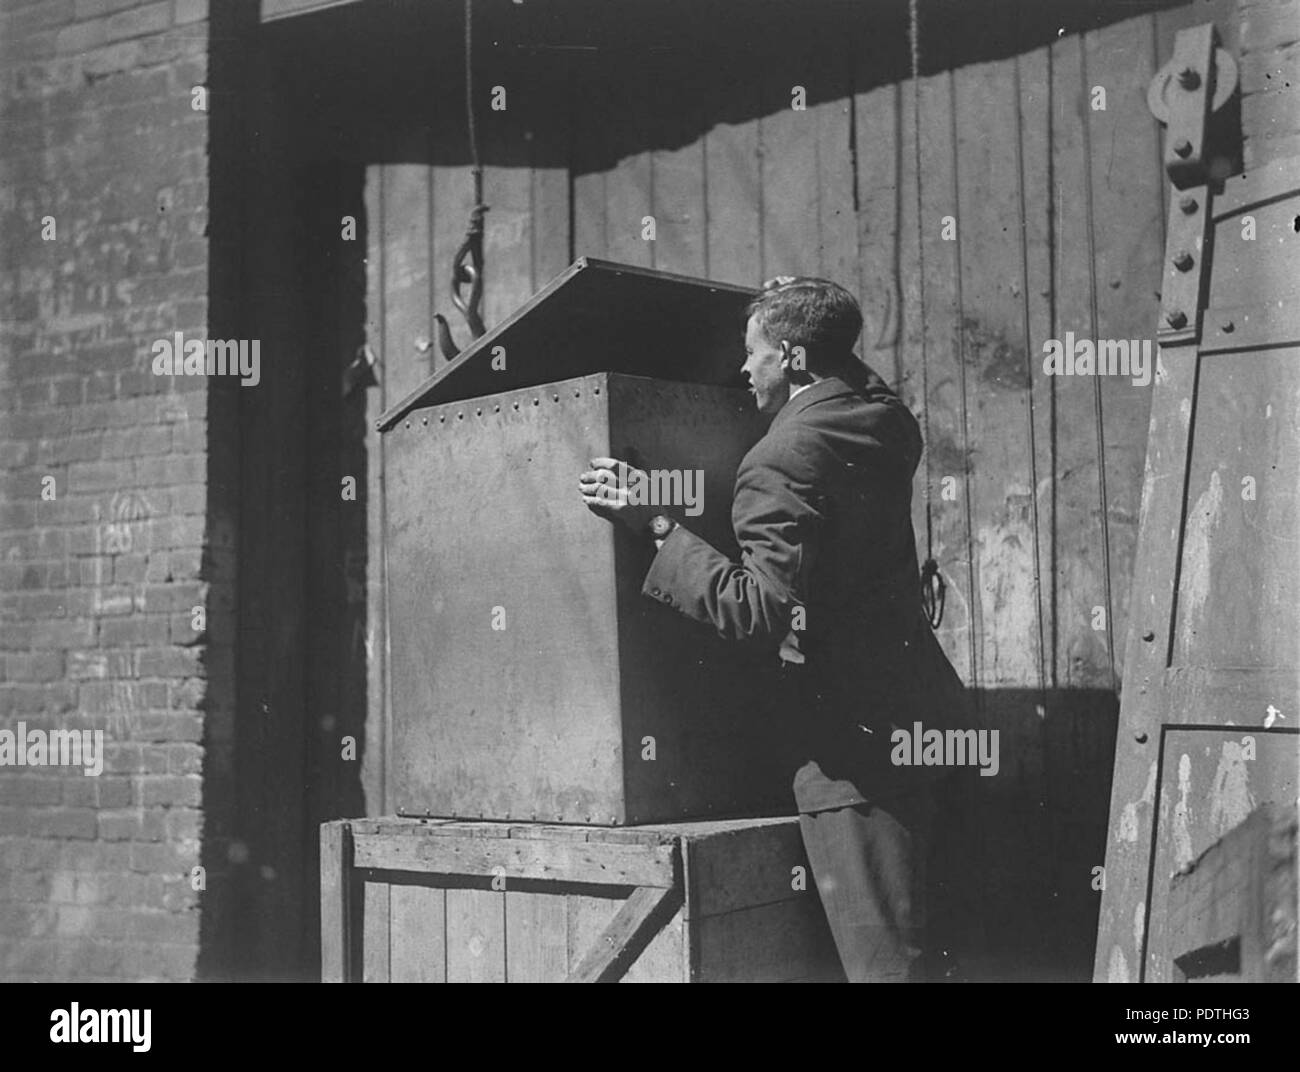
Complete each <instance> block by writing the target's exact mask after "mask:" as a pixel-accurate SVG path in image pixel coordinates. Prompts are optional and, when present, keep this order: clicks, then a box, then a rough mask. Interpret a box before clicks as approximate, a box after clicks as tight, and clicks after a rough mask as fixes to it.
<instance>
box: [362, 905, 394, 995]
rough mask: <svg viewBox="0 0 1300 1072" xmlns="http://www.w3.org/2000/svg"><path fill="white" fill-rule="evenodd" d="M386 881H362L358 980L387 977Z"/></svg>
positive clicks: (388, 921) (387, 927)
mask: <svg viewBox="0 0 1300 1072" xmlns="http://www.w3.org/2000/svg"><path fill="white" fill-rule="evenodd" d="M389 889H390V887H389V885H388V883H387V882H366V883H365V893H364V916H363V919H362V924H361V933H362V939H361V949H362V960H361V981H362V982H363V983H386V982H388V981H389V959H388V944H389V928H390V919H389V903H388V893H389Z"/></svg>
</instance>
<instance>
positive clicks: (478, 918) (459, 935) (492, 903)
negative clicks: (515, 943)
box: [447, 890, 506, 983]
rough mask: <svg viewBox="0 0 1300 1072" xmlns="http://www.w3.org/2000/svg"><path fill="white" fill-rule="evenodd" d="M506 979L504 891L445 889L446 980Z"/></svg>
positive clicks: (497, 981) (491, 981) (478, 980)
mask: <svg viewBox="0 0 1300 1072" xmlns="http://www.w3.org/2000/svg"><path fill="white" fill-rule="evenodd" d="M505 980H506V913H505V894H504V893H498V892H496V891H494V890H448V891H447V982H449V983H504V982H505Z"/></svg>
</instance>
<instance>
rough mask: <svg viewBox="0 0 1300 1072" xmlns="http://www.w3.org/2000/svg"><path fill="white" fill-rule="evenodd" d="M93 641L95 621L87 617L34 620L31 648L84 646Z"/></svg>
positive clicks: (89, 644)
mask: <svg viewBox="0 0 1300 1072" xmlns="http://www.w3.org/2000/svg"><path fill="white" fill-rule="evenodd" d="M94 642H95V622H94V621H93V620H92V619H88V618H77V619H66V620H62V621H44V622H36V623H35V624H34V625H33V627H32V641H31V643H32V647H33V648H86V647H90V646H91V645H92V644H94Z"/></svg>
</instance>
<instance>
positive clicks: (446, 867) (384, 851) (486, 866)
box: [322, 834, 676, 889]
mask: <svg viewBox="0 0 1300 1072" xmlns="http://www.w3.org/2000/svg"><path fill="white" fill-rule="evenodd" d="M673 851H674V850H673V846H672V845H661V846H657V847H654V848H647V847H643V846H637V845H601V844H593V843H591V842H548V841H541V840H527V839H522V838H521V839H516V838H480V837H449V836H446V835H441V836H439V835H434V836H431V837H419V836H414V837H413V836H411V835H409V834H370V835H363V836H359V837H358V838H357V839H356V845H355V847H354V849H353V852H354V854H355V860H356V866H357V867H373V868H380V869H386V870H391V871H417V872H424V873H430V872H432V873H437V874H444V875H477V876H489V877H490V876H492V875H494V874H496V873H498V872H497V869H498V868H500V869H502V870H504V871H505V873H506V876H507V879H554V880H559V881H564V882H590V883H598V884H601V885H611V886H652V887H656V888H660V889H666V888H668V887H671V886H673V885H674V884H675V881H676V880H675V868H674V866H673ZM322 866H323V864H322Z"/></svg>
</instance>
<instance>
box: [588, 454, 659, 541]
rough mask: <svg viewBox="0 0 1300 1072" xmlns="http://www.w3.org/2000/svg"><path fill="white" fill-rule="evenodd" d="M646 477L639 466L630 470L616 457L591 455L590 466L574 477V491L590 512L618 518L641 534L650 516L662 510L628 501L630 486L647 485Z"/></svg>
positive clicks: (615, 519)
mask: <svg viewBox="0 0 1300 1072" xmlns="http://www.w3.org/2000/svg"><path fill="white" fill-rule="evenodd" d="M648 479H649V478H648V477H647V475H646V474H645V473H644V472H642V471H641V470H640V469H634V468H632V467H631V466H630V465H628V464H627V463H626V462H621V461H619V460H618V459H617V458H592V459H591V468H590V469H588V470H587V471H586V472H584V473H583V474H582V475H581V476H579V477H578V490H579V491H581V492H582V501H583V502H585V503H586V504H587V508H588V509H589V510H591V512H592V513H593V514H599V515H600V516H601V517H603V518H605V519H606V520H608V521H621V522H622V523H623V524H624V525H626V526H627V527H628V528H629V529H631V530H632V531H633V532H635V533H637V534H639V535H645V533H646V531H647V530H646V526H647V525H649V524H650V519H651V518H652V517H654V516H655V515H656V514H661V513H663V510H661V509H660V508H659V507H657V506H648V505H644V504H642V503H635V504H634V503H630V502H628V498H629V491H630V489H631V488H632V487H633V486H634V485H639V486H640V487H641V488H642V489H645V488H647V487H648V486H649V485H648V484H647V483H646V481H647V480H648Z"/></svg>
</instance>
